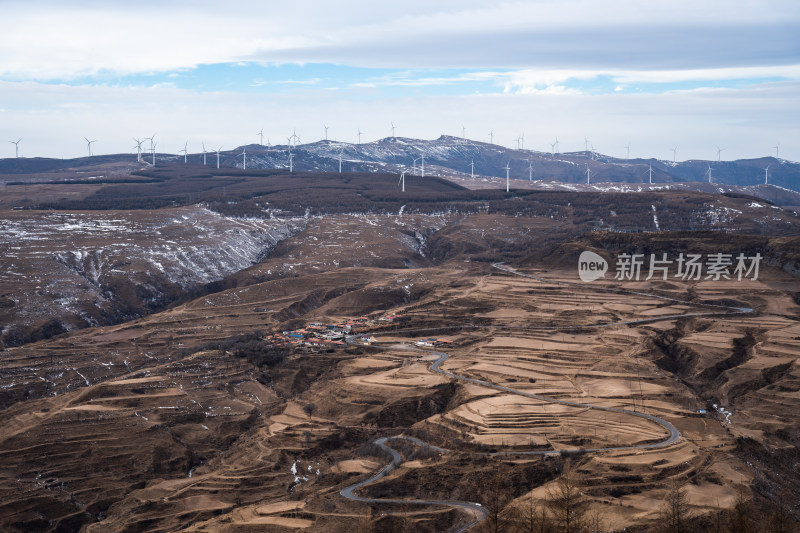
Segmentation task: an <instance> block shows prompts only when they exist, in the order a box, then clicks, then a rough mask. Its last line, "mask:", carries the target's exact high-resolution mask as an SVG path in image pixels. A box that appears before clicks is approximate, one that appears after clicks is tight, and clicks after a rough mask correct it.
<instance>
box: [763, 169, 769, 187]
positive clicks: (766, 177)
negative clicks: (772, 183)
mask: <svg viewBox="0 0 800 533" xmlns="http://www.w3.org/2000/svg"><path fill="white" fill-rule="evenodd" d="M769 167H770V165H767V168H765V169H764V185H769Z"/></svg>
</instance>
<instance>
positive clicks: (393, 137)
mask: <svg viewBox="0 0 800 533" xmlns="http://www.w3.org/2000/svg"><path fill="white" fill-rule="evenodd" d="M391 124H392V139H394V140H395V141H396V140H397V137H395V136H394V122H392V123H391Z"/></svg>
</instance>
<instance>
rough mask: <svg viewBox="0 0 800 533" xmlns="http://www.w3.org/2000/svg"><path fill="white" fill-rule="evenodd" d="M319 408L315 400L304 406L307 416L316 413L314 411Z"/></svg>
mask: <svg viewBox="0 0 800 533" xmlns="http://www.w3.org/2000/svg"><path fill="white" fill-rule="evenodd" d="M316 409H317V406H316V405H314V403H313V402H311V403H307V404H305V405H304V406H303V411H304V412H305V413H306V416H307V417H309V418H311V415H312V414H314V411H315V410H316Z"/></svg>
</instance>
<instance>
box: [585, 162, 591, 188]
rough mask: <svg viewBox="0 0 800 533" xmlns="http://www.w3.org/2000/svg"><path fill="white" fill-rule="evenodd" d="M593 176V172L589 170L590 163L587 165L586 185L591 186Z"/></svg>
mask: <svg viewBox="0 0 800 533" xmlns="http://www.w3.org/2000/svg"><path fill="white" fill-rule="evenodd" d="M591 176H592V171H591V170H590V169H589V163H586V185H589V183H590V181H589V179H590V178H591Z"/></svg>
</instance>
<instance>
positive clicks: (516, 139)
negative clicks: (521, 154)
mask: <svg viewBox="0 0 800 533" xmlns="http://www.w3.org/2000/svg"><path fill="white" fill-rule="evenodd" d="M514 140H515V141H517V150H519V137H516V138H515V139H514Z"/></svg>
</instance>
